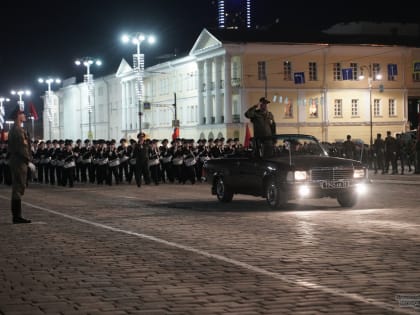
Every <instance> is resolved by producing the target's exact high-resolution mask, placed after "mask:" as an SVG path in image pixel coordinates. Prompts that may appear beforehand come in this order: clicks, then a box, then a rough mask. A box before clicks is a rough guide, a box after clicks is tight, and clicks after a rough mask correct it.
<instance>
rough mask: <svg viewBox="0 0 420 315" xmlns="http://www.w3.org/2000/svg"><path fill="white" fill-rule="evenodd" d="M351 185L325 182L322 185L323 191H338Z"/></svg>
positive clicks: (341, 182)
mask: <svg viewBox="0 0 420 315" xmlns="http://www.w3.org/2000/svg"><path fill="white" fill-rule="evenodd" d="M349 186H350V183H349V182H348V181H324V182H322V183H321V188H322V189H337V188H339V189H340V188H348V187H349Z"/></svg>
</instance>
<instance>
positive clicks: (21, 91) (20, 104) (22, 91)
mask: <svg viewBox="0 0 420 315" xmlns="http://www.w3.org/2000/svg"><path fill="white" fill-rule="evenodd" d="M10 93H11V94H12V95H17V96H19V101H18V102H17V103H18V104H19V107H20V110H21V111H24V110H25V103H24V102H23V96H24V95H27V96H29V95H31V91H29V90H18V91H16V90H12V91H11V92H10ZM31 118H32V140H34V135H33V134H34V120H33V117H31Z"/></svg>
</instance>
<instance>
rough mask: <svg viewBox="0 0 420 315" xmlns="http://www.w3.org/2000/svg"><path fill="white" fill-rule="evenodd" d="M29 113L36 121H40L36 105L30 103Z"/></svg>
mask: <svg viewBox="0 0 420 315" xmlns="http://www.w3.org/2000/svg"><path fill="white" fill-rule="evenodd" d="M29 111H30V113H31V115H32V117H33V119H34V120H38V113H37V112H36V108H35V106H34V103H32V102H31V103H29Z"/></svg>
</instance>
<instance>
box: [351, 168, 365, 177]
mask: <svg viewBox="0 0 420 315" xmlns="http://www.w3.org/2000/svg"><path fill="white" fill-rule="evenodd" d="M364 177H365V170H364V169H355V170H354V172H353V178H364Z"/></svg>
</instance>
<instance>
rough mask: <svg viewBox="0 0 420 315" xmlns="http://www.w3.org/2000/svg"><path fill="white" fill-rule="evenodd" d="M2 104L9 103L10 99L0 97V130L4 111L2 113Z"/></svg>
mask: <svg viewBox="0 0 420 315" xmlns="http://www.w3.org/2000/svg"><path fill="white" fill-rule="evenodd" d="M4 102H10V99H9V98H6V97H2V96H0V130H3V126H4V116H5V111H4V106H3V103H4Z"/></svg>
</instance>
